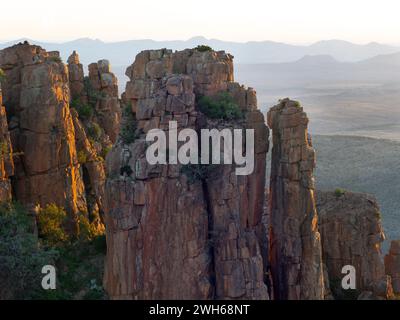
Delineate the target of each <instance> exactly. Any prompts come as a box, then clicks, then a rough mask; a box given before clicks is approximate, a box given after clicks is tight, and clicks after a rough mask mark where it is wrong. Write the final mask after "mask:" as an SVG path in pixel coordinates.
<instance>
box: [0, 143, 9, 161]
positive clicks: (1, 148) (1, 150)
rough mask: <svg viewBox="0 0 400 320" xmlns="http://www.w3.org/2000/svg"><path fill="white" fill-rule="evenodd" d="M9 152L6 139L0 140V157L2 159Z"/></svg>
mask: <svg viewBox="0 0 400 320" xmlns="http://www.w3.org/2000/svg"><path fill="white" fill-rule="evenodd" d="M8 154H9V150H8V144H7V142H6V141H2V142H0V159H4V158H5V157H6V156H7V155H8Z"/></svg>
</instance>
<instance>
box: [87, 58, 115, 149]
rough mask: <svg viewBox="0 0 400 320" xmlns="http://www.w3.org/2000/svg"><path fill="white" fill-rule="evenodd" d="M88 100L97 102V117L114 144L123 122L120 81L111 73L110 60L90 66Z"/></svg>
mask: <svg viewBox="0 0 400 320" xmlns="http://www.w3.org/2000/svg"><path fill="white" fill-rule="evenodd" d="M88 81H89V84H88V88H87V90H88V99H89V102H90V100H95V102H94V103H95V109H96V110H95V111H96V117H97V119H98V122H99V124H100V126H101V127H102V128H103V129H104V131H105V133H106V134H107V135H108V136H109V137H110V140H111V141H112V142H113V143H114V142H115V141H116V140H117V137H118V132H119V126H120V121H121V108H120V103H119V98H118V80H117V78H116V77H115V75H114V74H113V73H112V72H111V66H110V63H109V61H108V60H100V61H98V62H97V63H92V64H90V65H89V79H88Z"/></svg>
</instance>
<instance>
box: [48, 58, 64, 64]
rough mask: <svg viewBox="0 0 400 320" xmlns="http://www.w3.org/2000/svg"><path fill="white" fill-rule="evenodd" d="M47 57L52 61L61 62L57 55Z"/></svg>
mask: <svg viewBox="0 0 400 320" xmlns="http://www.w3.org/2000/svg"><path fill="white" fill-rule="evenodd" d="M48 59H49V61H52V62H57V63H60V62H62V60H61V58H60V57H57V56H52V57H49V58H48Z"/></svg>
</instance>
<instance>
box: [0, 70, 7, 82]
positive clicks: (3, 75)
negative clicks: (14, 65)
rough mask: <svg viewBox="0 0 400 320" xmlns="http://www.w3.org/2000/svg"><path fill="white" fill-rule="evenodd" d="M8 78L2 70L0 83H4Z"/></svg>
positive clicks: (0, 71)
mask: <svg viewBox="0 0 400 320" xmlns="http://www.w3.org/2000/svg"><path fill="white" fill-rule="evenodd" d="M5 78H6V74H5V73H4V71H3V69H1V68H0V83H1V82H3V81H4V80H5Z"/></svg>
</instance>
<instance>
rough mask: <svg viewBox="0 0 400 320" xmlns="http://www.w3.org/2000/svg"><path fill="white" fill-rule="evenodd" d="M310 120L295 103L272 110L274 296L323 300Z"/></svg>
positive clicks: (269, 123) (271, 244)
mask: <svg viewBox="0 0 400 320" xmlns="http://www.w3.org/2000/svg"><path fill="white" fill-rule="evenodd" d="M307 124H308V118H307V116H306V114H305V113H304V112H303V108H302V107H300V105H299V104H298V103H297V102H295V101H290V100H289V99H284V100H282V101H281V102H280V103H279V104H278V105H276V106H275V107H273V108H271V109H270V111H269V112H268V126H269V127H270V128H271V129H272V135H273V148H272V163H271V183H270V194H269V207H270V209H269V211H270V215H271V216H270V259H271V261H270V263H271V272H272V278H273V285H274V298H275V299H278V300H287V299H294V300H297V299H301V300H303V299H323V297H324V279H323V267H322V255H321V239H320V234H319V232H318V216H317V211H316V208H315V199H314V198H315V195H314V194H315V192H314V178H313V170H314V167H315V152H314V149H313V148H312V146H311V144H310V141H309V138H308V134H307Z"/></svg>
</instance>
